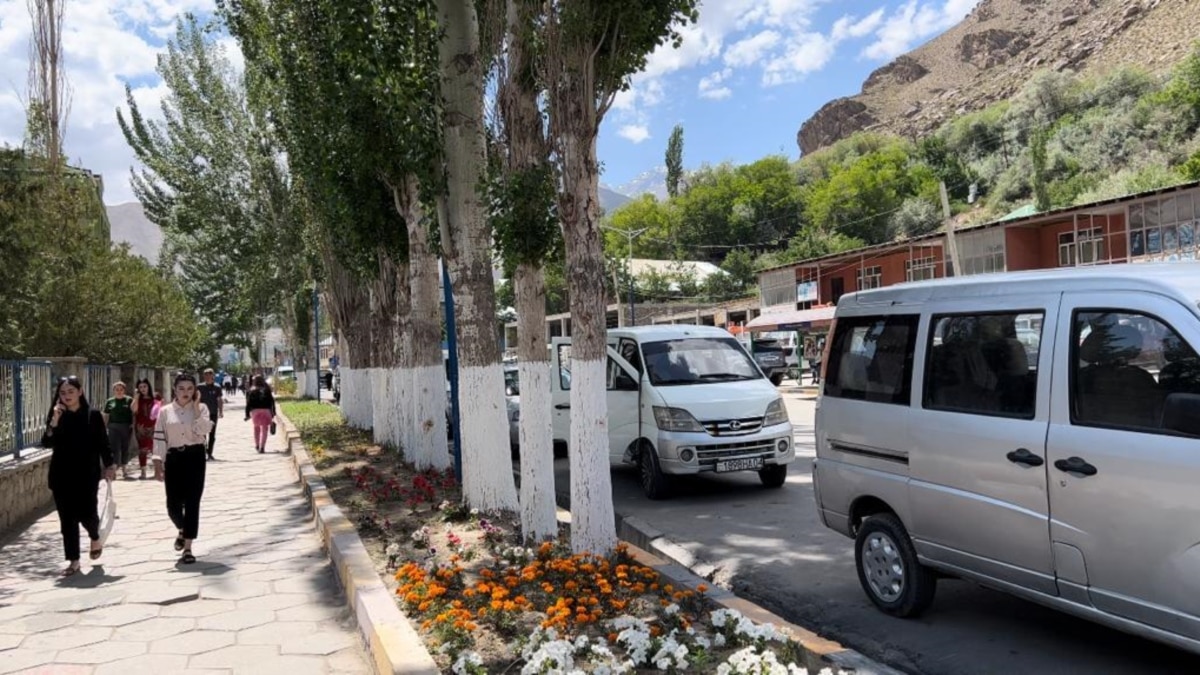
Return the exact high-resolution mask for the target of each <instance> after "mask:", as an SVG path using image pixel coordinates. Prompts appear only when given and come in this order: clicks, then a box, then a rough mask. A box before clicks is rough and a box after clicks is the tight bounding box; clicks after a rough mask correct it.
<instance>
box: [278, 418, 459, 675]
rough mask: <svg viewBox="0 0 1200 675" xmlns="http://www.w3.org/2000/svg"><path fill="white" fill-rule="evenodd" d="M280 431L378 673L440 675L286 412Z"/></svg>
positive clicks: (281, 421)
mask: <svg viewBox="0 0 1200 675" xmlns="http://www.w3.org/2000/svg"><path fill="white" fill-rule="evenodd" d="M278 419H279V431H280V432H281V434H282V436H283V442H284V443H285V444H286V445H287V449H288V452H289V453H290V454H291V457H292V465H293V467H294V468H295V469H296V477H297V480H298V481H299V482H300V485H301V487H302V488H303V489H304V496H305V498H307V499H308V503H309V506H310V507H311V508H312V512H313V522H314V525H315V526H316V528H317V533H318V534H320V535H321V540H322V542H324V544H325V550H326V551H328V553H329V559H330V560H331V561H332V562H333V565H334V570H335V572H336V574H337V577H338V581H340V582H341V584H342V588H343V589H344V590H345V593H346V602H347V604H348V605H349V606H350V609H351V610H353V611H354V616H355V618H356V619H357V620H358V630H359V633H360V634H361V635H362V637H363V640H364V641H365V643H366V646H367V650H368V652H369V653H370V656H371V660H372V663H373V664H374V666H375V672H377V673H379V674H380V675H389V674H390V675H439V674H440V673H441V670H440V669H439V668H438V666H437V664H436V663H434V660H433V657H432V656H430V654H429V650H427V649H426V648H425V643H424V642H422V641H421V636H420V635H418V634H417V631H416V630H415V629H413V627H412V624H411V623H410V622H409V620H408V617H406V616H405V615H404V612H402V611H400V607H399V606H397V605H396V601H395V600H394V599H393V598H392V593H391V592H390V591H388V589H387V586H385V585H384V583H383V580H382V579H380V578H379V574H378V573H376V571H375V565H374V563H372V562H371V556H370V554H368V553H367V549H366V547H365V546H363V543H362V539H360V538H359V537H358V531H357V530H356V529H355V527H354V524H353V523H351V522H350V520H349V519H347V518H346V516H345V514H343V513H342V510H341V509H340V508H338V505H337V504H335V503H334V501H333V497H331V496H330V494H329V489H328V488H327V487H326V486H325V481H324V479H322V478H321V474H320V473H318V472H317V469H316V467H315V466H313V463H312V460H311V459H310V458H309V456H308V450H307V449H306V448H305V447H304V442H303V441H301V440H300V431H299V430H298V429H297V428H296V425H295V424H293V423H292V421H291V420H289V419H288V418H287V417H286V416H284V414H283V413H282V412H280V413H279V415H278Z"/></svg>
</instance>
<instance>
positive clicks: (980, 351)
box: [923, 312, 1043, 419]
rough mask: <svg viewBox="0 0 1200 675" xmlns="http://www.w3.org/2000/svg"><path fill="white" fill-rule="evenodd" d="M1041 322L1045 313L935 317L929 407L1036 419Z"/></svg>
mask: <svg viewBox="0 0 1200 675" xmlns="http://www.w3.org/2000/svg"><path fill="white" fill-rule="evenodd" d="M1042 319H1043V313H1042V312H1008V313H996V314H956V315H952V316H950V315H942V316H934V317H933V320H932V321H931V322H930V326H931V328H930V331H929V356H928V357H927V358H926V362H927V365H926V370H925V394H924V397H923V400H924V405H925V407H926V408H928V409H930V410H947V411H951V412H963V413H972V414H978V415H997V416H1003V417H1019V418H1022V419H1033V416H1034V410H1035V408H1036V402H1037V359H1038V352H1039V350H1040V347H1041V339H1042V336H1041V326H1042ZM1033 326H1036V327H1037V328H1036V329H1035V328H1033Z"/></svg>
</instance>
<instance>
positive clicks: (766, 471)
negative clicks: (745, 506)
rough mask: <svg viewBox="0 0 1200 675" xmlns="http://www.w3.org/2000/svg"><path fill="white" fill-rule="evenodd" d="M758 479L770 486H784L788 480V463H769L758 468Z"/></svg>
mask: <svg viewBox="0 0 1200 675" xmlns="http://www.w3.org/2000/svg"><path fill="white" fill-rule="evenodd" d="M758 479H759V480H761V481H762V484H763V485H765V486H767V487H769V488H777V487H783V484H784V482H786V481H787V464H768V465H766V466H764V467H763V468H761V469H759V470H758Z"/></svg>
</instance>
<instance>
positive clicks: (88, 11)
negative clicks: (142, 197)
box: [0, 0, 241, 204]
mask: <svg viewBox="0 0 1200 675" xmlns="http://www.w3.org/2000/svg"><path fill="white" fill-rule="evenodd" d="M213 8H214V2H213V0H72V1H71V2H68V3H65V4H64V21H63V52H64V65H65V68H66V73H67V81H68V84H69V87H70V96H71V98H70V103H71V105H70V109H69V115H68V117H67V121H66V139H65V151H66V154H67V156H68V157H69V158H70V161H71V162H72V163H74V164H78V165H80V166H83V167H86V168H88V169H90V170H92V171H94V172H96V173H99V174H101V175H102V176H103V177H104V186H105V190H104V198H105V201H106V202H107V203H110V204H113V203H119V202H125V201H131V200H132V199H133V193H132V191H131V190H130V187H129V167H130V166H131V165H134V164H135V160H134V157H133V152H132V151H131V150H130V149H129V146H128V145H127V144H126V143H125V138H124V137H123V136H122V135H121V130H120V128H119V127H118V126H117V117H116V109H117V108H118V107H121V108H124V107H125V83H126V82H129V83H131V84H132V85H133V94H134V98H135V100H137V102H138V105H139V106H140V107H141V108H142V110H143V112H144V113H145V114H146V115H147V116H148V117H151V118H157V117H159V116H160V114H161V113H160V111H159V110H160V109H159V104H160V102H161V100H162V98H163V96H164V95H165V94H166V91H165V89H164V88H163V86H162V83H161V80H160V78H159V77H158V75H157V74H156V73H155V66H156V65H157V55H158V53H159V52H160V51H162V47H163V45H162V41H163V40H164V38H166V37H169V36H171V35H172V34H173V32H174V25H175V21H176V20H177V18H178V17H179V16H181V15H182V14H183V13H184V12H194V13H196V14H198V15H201V16H203V15H206V14H208V13H211V12H212V10H213ZM30 29H31V21H30V18H29V13H28V10H27V9H26V5H25V3H24V2H0V143H2V144H8V145H20V144H21V142H22V140H23V138H24V126H25V114H24V105H23V101H22V99H24V97H25V81H26V77H27V74H28V68H29V66H28V58H29V34H30ZM229 56H230V59H231V60H232V61H233V62H234V63H235V64H240V63H241V55H240V52H239V51H238V50H237V49H236V45H234V48H233V49H230V50H229Z"/></svg>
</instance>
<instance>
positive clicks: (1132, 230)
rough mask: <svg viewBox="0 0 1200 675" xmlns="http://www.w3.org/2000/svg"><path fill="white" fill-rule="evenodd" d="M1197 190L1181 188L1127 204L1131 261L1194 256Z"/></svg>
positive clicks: (1199, 215) (1199, 213)
mask: <svg viewBox="0 0 1200 675" xmlns="http://www.w3.org/2000/svg"><path fill="white" fill-rule="evenodd" d="M1198 232H1200V194H1197V193H1195V192H1194V191H1193V192H1183V193H1179V194H1175V195H1173V196H1170V197H1164V198H1162V199H1148V200H1146V201H1144V202H1141V203H1139V204H1134V205H1132V206H1130V207H1129V258H1130V259H1131V260H1132V261H1133V262H1150V261H1162V260H1170V261H1174V260H1196V259H1198V258H1200V256H1198V255H1197V241H1196V238H1197V237H1196V234H1197V233H1198Z"/></svg>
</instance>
